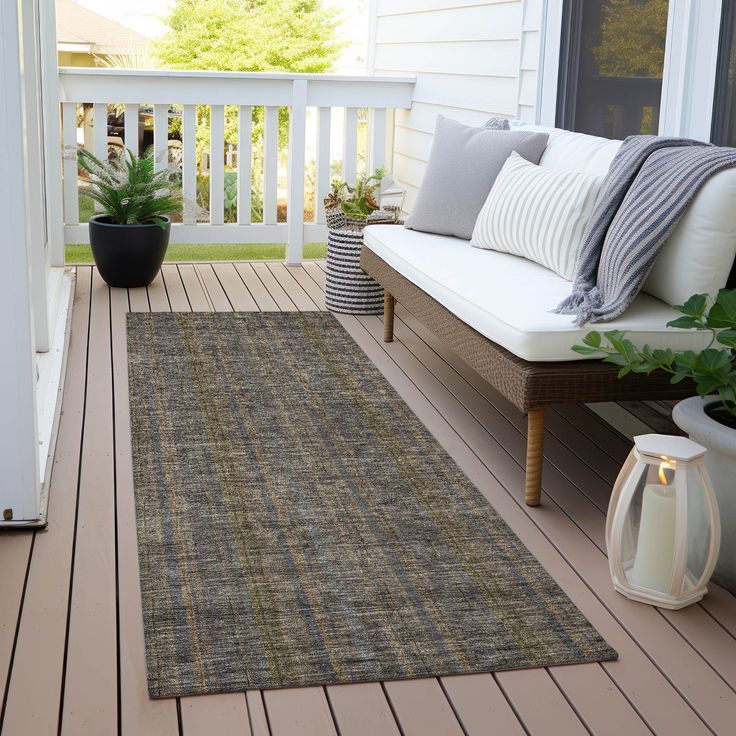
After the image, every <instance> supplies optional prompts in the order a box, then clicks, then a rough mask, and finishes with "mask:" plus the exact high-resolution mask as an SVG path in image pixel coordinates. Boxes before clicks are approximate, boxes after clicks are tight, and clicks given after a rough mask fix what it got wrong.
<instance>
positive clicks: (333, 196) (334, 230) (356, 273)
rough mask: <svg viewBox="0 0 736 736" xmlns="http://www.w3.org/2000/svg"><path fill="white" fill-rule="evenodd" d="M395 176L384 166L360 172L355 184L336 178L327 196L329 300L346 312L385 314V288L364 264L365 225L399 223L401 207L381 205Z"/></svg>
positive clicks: (331, 306)
mask: <svg viewBox="0 0 736 736" xmlns="http://www.w3.org/2000/svg"><path fill="white" fill-rule="evenodd" d="M392 183H393V180H392V179H391V177H389V176H387V175H386V172H385V171H384V170H383V169H376V170H375V171H374V172H373V174H371V175H370V176H368V175H365V176H359V177H358V178H357V179H356V180H355V184H353V185H350V184H348V183H347V182H345V181H339V180H334V181H333V182H332V187H331V189H330V192H329V194H328V195H327V197H325V201H324V205H325V219H326V220H327V225H328V228H329V231H328V235H327V277H326V283H325V304H326V305H327V308H328V309H330V310H332V311H333V312H342V313H344V314H381V313H382V312H383V296H384V294H383V288H382V287H381V285H380V284H378V283H377V282H376V281H374V280H373V279H372V278H371V277H370V276H368V274H366V273H365V272H364V271H363V270H362V269H361V267H360V254H361V251H362V249H363V228H365V226H366V225H379V224H383V225H396V224H400V221H399V208H398V207H392V208H384V209H381V207H380V200H381V193H382V192H384V191H385V190H386V189H387V188H388V187H389V186H390V185H391V184H392Z"/></svg>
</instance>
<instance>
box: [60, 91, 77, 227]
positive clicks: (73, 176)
mask: <svg viewBox="0 0 736 736" xmlns="http://www.w3.org/2000/svg"><path fill="white" fill-rule="evenodd" d="M61 122H62V136H63V138H62V140H63V150H64V152H63V158H64V165H63V173H64V223H65V224H66V225H77V224H79V193H78V190H77V104H76V103H75V102H64V103H63V104H62V106H61Z"/></svg>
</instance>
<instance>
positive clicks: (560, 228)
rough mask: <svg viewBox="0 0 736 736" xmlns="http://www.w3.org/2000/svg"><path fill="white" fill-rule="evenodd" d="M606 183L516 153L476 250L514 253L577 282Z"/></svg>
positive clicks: (481, 223) (484, 214)
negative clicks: (584, 247)
mask: <svg viewBox="0 0 736 736" xmlns="http://www.w3.org/2000/svg"><path fill="white" fill-rule="evenodd" d="M602 182H603V177H599V176H591V175H590V174H581V173H579V172H577V171H562V170H560V169H545V168H543V167H541V166H536V165H535V164H532V163H529V162H528V161H527V160H525V159H524V158H522V157H521V156H519V154H518V153H516V152H513V153H512V154H511V155H510V156H509V158H508V159H507V161H506V163H505V164H504V165H503V168H502V169H501V172H500V173H499V175H498V177H497V178H496V181H495V182H494V184H493V188H492V189H491V191H490V193H489V194H488V198H487V199H486V202H485V204H484V205H483V208H482V209H481V211H480V214H479V215H478V219H477V220H476V222H475V228H474V230H473V237H472V238H471V241H470V243H471V245H474V246H476V247H478V248H486V249H488V250H497V251H501V252H502V253H512V254H513V255H517V256H522V257H523V258H526V259H528V260H530V261H535V262H536V263H540V264H541V265H542V266H545V267H546V268H549V269H550V270H552V271H555V272H556V273H558V274H560V276H563V277H564V278H566V279H567V280H568V281H571V280H572V278H573V276H574V273H575V259H576V257H577V254H578V249H579V248H580V243H581V242H582V239H583V231H584V230H585V225H586V224H587V222H588V219H589V218H590V214H591V212H592V211H593V205H594V204H595V200H596V197H597V196H598V190H599V189H600V187H601V183H602Z"/></svg>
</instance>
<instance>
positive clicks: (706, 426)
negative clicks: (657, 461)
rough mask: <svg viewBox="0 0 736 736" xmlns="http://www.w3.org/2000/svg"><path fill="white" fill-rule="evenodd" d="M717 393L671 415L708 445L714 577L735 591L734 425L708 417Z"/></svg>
mask: <svg viewBox="0 0 736 736" xmlns="http://www.w3.org/2000/svg"><path fill="white" fill-rule="evenodd" d="M714 401H718V397H717V396H708V397H706V398H704V399H701V398H700V397H699V396H694V397H692V398H690V399H685V400H684V401H681V402H680V403H679V404H677V405H676V406H675V408H674V409H673V411H672V418H673V420H674V421H675V424H676V425H677V426H678V427H679V428H680V429H681V430H683V432H686V433H687V434H688V436H689V437H690V439H692V440H694V441H695V442H697V443H699V444H701V445H703V447H706V448H708V453H707V454H706V456H705V465H706V467H707V468H708V472H709V473H710V477H711V480H712V481H713V487H714V489H715V492H716V498H717V499H718V509H719V512H720V515H721V529H722V535H721V540H722V541H721V551H720V555H719V557H718V563H717V564H716V569H715V572H714V573H713V580H714V581H715V582H717V583H719V584H720V585H722V586H723V587H724V588H727V589H728V590H730V591H731V592H732V593H736V429H731V428H730V427H726V426H724V425H723V424H720V423H719V422H716V421H715V420H713V419H711V418H710V417H709V416H708V415H707V414H706V413H705V411H704V408H705V406H707V405H708V404H712V403H713V402H714Z"/></svg>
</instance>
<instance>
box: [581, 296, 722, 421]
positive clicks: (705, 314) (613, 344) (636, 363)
mask: <svg viewBox="0 0 736 736" xmlns="http://www.w3.org/2000/svg"><path fill="white" fill-rule="evenodd" d="M673 309H675V310H677V311H678V312H680V313H681V316H680V317H678V318H677V319H674V320H672V321H671V322H668V323H667V326H668V327H678V328H681V329H688V330H707V331H709V332H710V333H711V340H710V342H709V343H708V346H707V347H706V348H704V349H703V350H700V351H695V350H681V351H673V350H670V349H656V350H655V349H652V348H650V347H649V345H645V346H644V347H643V348H642V349H641V350H638V349H637V348H636V347H635V346H634V344H633V343H632V342H631V340H629V339H627V338H626V333H625V332H623V331H621V330H611V331H609V332H604V333H602V334H601V333H600V332H596V331H593V332H589V333H588V334H587V335H586V336H585V338H584V339H583V344H582V345H575V346H573V348H572V349H573V350H574V351H575V352H576V353H579V354H580V355H586V356H591V357H594V356H599V355H600V354H601V353H603V354H604V355H605V356H606V357H605V358H604V359H603V361H604V362H605V363H612V364H613V365H617V366H619V372H618V376H619V378H623V376H625V375H627V374H628V373H646V374H647V375H648V374H650V373H653V372H654V371H664V372H665V373H669V374H670V375H671V378H670V382H671V383H679V382H680V381H683V380H685V379H686V378H689V379H691V380H692V381H693V383H694V385H695V390H696V391H697V393H698V395H699V396H703V397H704V396H709V395H711V394H716V395H717V396H718V398H719V399H720V403H719V405H718V406H717V407H716V411H718V412H723V413H724V414H725V415H727V417H728V422H729V423H731V422H733V421H734V420H736V366H735V365H734V361H735V360H736V289H721V290H720V291H719V292H718V295H717V296H716V298H715V300H714V301H713V303H712V304H710V306H709V300H708V297H707V295H706V294H694V295H693V296H691V297H690V298H689V299H688V300H687V301H686V302H685V303H684V304H679V305H677V306H674V307H673Z"/></svg>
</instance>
